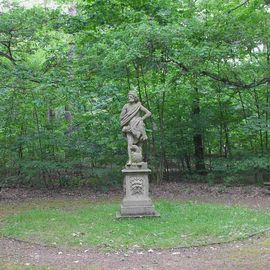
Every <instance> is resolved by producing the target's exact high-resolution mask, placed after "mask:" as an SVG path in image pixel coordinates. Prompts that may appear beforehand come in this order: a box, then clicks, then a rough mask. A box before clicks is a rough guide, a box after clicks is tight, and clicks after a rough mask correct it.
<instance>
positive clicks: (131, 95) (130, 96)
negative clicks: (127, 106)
mask: <svg viewBox="0 0 270 270" xmlns="http://www.w3.org/2000/svg"><path fill="white" fill-rule="evenodd" d="M128 101H129V102H131V103H133V102H138V101H139V98H138V95H137V93H136V91H134V90H132V91H129V92H128Z"/></svg>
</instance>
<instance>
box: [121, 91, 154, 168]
mask: <svg viewBox="0 0 270 270" xmlns="http://www.w3.org/2000/svg"><path fill="white" fill-rule="evenodd" d="M141 113H144V115H143V116H141ZM149 116H151V112H150V111H148V110H147V109H146V108H145V107H144V106H143V105H142V104H141V102H139V99H138V97H137V94H136V92H135V91H130V92H129V93H128V103H127V104H125V105H124V107H123V109H122V112H121V114H120V122H121V127H122V132H123V133H124V135H125V136H126V138H127V142H128V162H127V165H128V166H130V165H131V164H134V163H135V164H138V163H142V162H143V156H142V145H143V142H145V141H146V140H147V135H146V132H145V127H144V122H143V121H144V120H145V119H146V118H147V117H149Z"/></svg>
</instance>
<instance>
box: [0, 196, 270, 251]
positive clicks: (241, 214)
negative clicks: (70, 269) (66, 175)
mask: <svg viewBox="0 0 270 270" xmlns="http://www.w3.org/2000/svg"><path fill="white" fill-rule="evenodd" d="M155 205H156V208H157V210H158V211H159V212H160V214H161V217H160V218H138V219H120V220H117V219H115V213H116V211H117V210H119V202H118V203H115V202H106V203H104V202H99V203H97V202H89V201H88V202H87V201H86V200H81V201H76V202H73V201H71V200H68V201H63V202H62V203H59V202H57V201H53V200H52V201H50V202H47V203H46V204H44V203H42V202H41V203H40V204H38V203H36V204H35V205H34V207H32V209H28V210H27V209H26V207H25V206H20V207H22V210H21V211H18V212H17V213H14V214H10V211H8V213H9V214H8V215H4V216H3V218H2V228H1V229H0V233H1V234H2V235H4V236H10V237H15V238H19V239H23V240H28V241H32V242H37V243H41V244H49V245H56V246H70V247H78V246H83V247H89V246H92V247H100V248H106V249H114V250H115V249H125V248H133V247H136V248H138V247H141V248H168V247H177V246H187V247H188V246H191V245H201V244H207V243H213V242H224V241H228V240H237V239H242V238H244V237H247V236H249V235H250V234H253V233H255V232H258V231H261V230H264V229H266V228H269V227H270V214H269V213H266V212H263V211H257V210H252V209H247V208H241V207H232V206H225V205H217V204H197V203H191V202H190V203H179V202H173V201H166V200H162V201H158V202H156V203H155ZM29 207H31V205H30V206H29ZM29 207H28V208H29Z"/></svg>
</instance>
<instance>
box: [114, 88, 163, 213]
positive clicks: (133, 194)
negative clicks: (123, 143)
mask: <svg viewBox="0 0 270 270" xmlns="http://www.w3.org/2000/svg"><path fill="white" fill-rule="evenodd" d="M150 115H151V113H150V112H149V111H148V110H147V109H146V108H145V107H144V106H143V105H142V104H141V102H139V99H138V97H137V95H136V92H135V91H131V92H129V93H128V103H127V104H125V105H124V107H123V109H122V112H121V115H120V122H121V127H122V132H123V133H124V135H125V137H126V138H127V141H128V162H127V164H126V166H125V168H124V169H123V170H122V173H123V174H124V192H125V196H124V198H123V200H122V204H121V208H120V211H119V212H117V213H116V217H117V218H131V217H159V216H160V215H159V213H158V212H157V211H156V210H155V207H154V205H153V203H152V200H151V198H150V197H149V179H148V175H149V174H150V173H151V170H150V169H149V168H148V165H147V162H143V156H142V146H143V143H144V142H145V141H146V140H147V136H146V132H145V127H144V122H143V121H144V120H145V119H146V118H147V117H149V116H150Z"/></svg>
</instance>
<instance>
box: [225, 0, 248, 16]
mask: <svg viewBox="0 0 270 270" xmlns="http://www.w3.org/2000/svg"><path fill="white" fill-rule="evenodd" d="M248 2H249V0H246V1H244V2H243V3H242V4H239V5H238V6H236V7H235V8H232V9H231V10H229V11H228V13H229V14H230V13H232V12H233V11H235V10H236V9H238V8H240V7H242V6H244V5H245V4H247V3H248Z"/></svg>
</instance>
